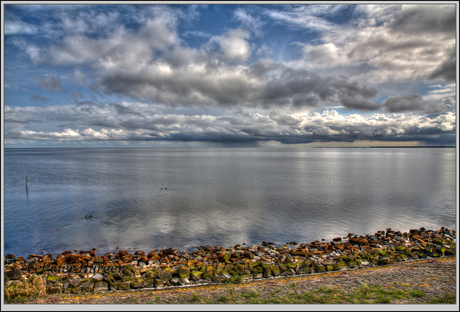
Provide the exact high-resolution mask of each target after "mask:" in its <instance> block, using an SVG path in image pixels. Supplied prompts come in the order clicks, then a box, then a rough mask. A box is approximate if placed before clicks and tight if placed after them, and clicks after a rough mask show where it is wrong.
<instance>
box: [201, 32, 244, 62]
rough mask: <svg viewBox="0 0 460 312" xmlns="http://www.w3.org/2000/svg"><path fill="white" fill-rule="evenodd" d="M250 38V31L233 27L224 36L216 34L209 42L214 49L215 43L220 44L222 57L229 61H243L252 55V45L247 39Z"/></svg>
mask: <svg viewBox="0 0 460 312" xmlns="http://www.w3.org/2000/svg"><path fill="white" fill-rule="evenodd" d="M249 38H250V34H249V32H248V31H246V30H243V29H233V30H231V31H229V32H228V33H227V34H225V35H223V36H214V37H212V38H211V39H210V41H209V42H208V46H209V47H210V49H212V46H213V44H214V43H217V44H218V45H219V46H220V52H221V57H222V58H223V60H224V61H226V62H229V63H243V62H245V61H246V60H247V59H248V58H249V57H250V56H251V52H252V47H251V45H250V44H249V42H248V41H247V40H246V39H249Z"/></svg>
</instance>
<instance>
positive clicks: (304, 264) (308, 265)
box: [302, 259, 313, 267]
mask: <svg viewBox="0 0 460 312" xmlns="http://www.w3.org/2000/svg"><path fill="white" fill-rule="evenodd" d="M312 265H313V261H312V260H310V259H307V260H305V261H304V262H303V264H302V266H303V267H311V266H312Z"/></svg>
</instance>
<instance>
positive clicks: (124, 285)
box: [117, 282, 131, 290]
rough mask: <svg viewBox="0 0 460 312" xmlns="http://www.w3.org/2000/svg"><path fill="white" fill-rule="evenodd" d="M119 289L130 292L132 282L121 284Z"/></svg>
mask: <svg viewBox="0 0 460 312" xmlns="http://www.w3.org/2000/svg"><path fill="white" fill-rule="evenodd" d="M117 288H118V289H119V290H129V289H130V288H131V282H119V283H118V285H117Z"/></svg>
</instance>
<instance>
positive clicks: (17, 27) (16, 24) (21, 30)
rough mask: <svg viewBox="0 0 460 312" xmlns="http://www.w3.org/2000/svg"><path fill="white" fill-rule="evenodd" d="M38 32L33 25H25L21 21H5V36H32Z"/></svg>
mask: <svg viewBox="0 0 460 312" xmlns="http://www.w3.org/2000/svg"><path fill="white" fill-rule="evenodd" d="M37 32H38V29H37V27H36V26H35V25H32V24H28V23H25V22H23V21H21V20H14V21H12V20H8V19H7V20H5V35H6V36H7V35H18V34H27V35H33V34H36V33H37Z"/></svg>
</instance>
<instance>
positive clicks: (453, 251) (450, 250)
mask: <svg viewBox="0 0 460 312" xmlns="http://www.w3.org/2000/svg"><path fill="white" fill-rule="evenodd" d="M445 255H446V256H455V249H452V248H449V249H447V250H446V253H445Z"/></svg>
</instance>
